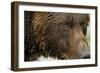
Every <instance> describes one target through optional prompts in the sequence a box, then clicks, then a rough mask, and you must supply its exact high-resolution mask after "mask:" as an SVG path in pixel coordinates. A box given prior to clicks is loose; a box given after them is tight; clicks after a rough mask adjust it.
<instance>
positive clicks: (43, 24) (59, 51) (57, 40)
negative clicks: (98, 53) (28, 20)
mask: <svg viewBox="0 0 100 73" xmlns="http://www.w3.org/2000/svg"><path fill="white" fill-rule="evenodd" d="M88 22H89V15H88V14H74V13H54V12H35V13H33V21H32V25H33V29H34V30H33V31H34V36H35V37H34V40H35V41H36V43H35V44H36V45H37V46H38V49H43V53H42V54H43V55H44V56H52V57H57V58H59V59H72V58H73V59H74V58H75V59H77V58H83V57H84V56H87V55H89V47H88V46H89V45H88V44H87V41H86V39H85V35H86V29H87V25H88Z"/></svg>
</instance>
